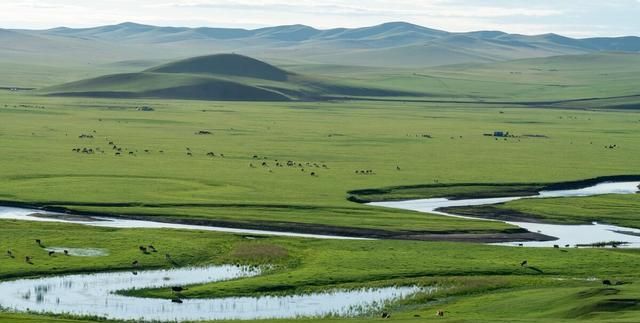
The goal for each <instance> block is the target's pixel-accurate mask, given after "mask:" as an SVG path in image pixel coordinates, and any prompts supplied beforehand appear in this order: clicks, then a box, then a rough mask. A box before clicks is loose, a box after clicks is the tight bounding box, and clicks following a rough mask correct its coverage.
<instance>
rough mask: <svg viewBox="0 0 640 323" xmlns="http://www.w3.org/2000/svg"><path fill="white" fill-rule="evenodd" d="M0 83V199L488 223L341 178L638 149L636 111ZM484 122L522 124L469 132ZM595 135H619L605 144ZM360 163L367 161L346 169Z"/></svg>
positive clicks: (484, 170)
mask: <svg viewBox="0 0 640 323" xmlns="http://www.w3.org/2000/svg"><path fill="white" fill-rule="evenodd" d="M1 95H2V96H1V97H0V101H1V102H3V103H2V104H0V115H2V120H3V124H2V128H1V129H0V143H1V145H0V165H2V169H3V172H2V174H0V176H1V177H2V181H3V185H2V187H1V188H0V199H2V200H5V201H18V202H31V203H38V204H45V205H57V206H65V207H68V208H70V209H73V210H77V211H93V212H107V213H120V214H141V215H149V216H154V215H163V216H171V217H183V218H184V217H191V218H198V219H216V220H229V221H239V222H242V221H265V222H299V223H311V224H325V225H326V224H330V225H335V226H344V227H353V226H357V227H365V228H378V229H389V230H414V231H435V232H437V231H441V232H443V231H455V230H467V231H468V230H480V231H482V230H489V231H491V230H494V231H495V230H503V229H505V228H507V226H506V225H504V224H500V223H490V222H486V221H468V220H459V219H450V218H443V217H440V216H430V215H425V214H418V213H411V212H400V211H392V210H386V209H379V208H371V207H367V206H362V205H358V204H355V203H352V202H349V201H347V200H346V197H347V192H348V191H350V190H354V189H364V188H379V187H387V186H395V185H399V184H401V185H418V184H425V183H436V182H437V183H528V182H534V183H540V182H555V181H564V180H575V179H583V178H591V177H597V176H603V175H618V174H633V173H635V172H637V168H636V167H635V165H634V164H633V163H630V162H629V161H631V160H634V158H635V157H636V156H638V155H639V154H640V148H638V146H637V145H635V144H634V143H636V142H637V141H638V139H640V138H639V137H640V132H638V128H640V119H639V118H636V117H635V114H634V113H632V112H628V111H621V112H612V111H610V112H598V111H589V110H587V111H584V110H551V109H549V110H544V113H541V110H538V109H524V108H513V107H511V108H510V107H508V106H495V107H492V106H489V107H487V106H486V105H477V106H474V105H467V106H465V107H459V106H457V107H456V106H453V105H446V104H435V103H431V104H427V103H402V102H395V103H393V102H320V103H302V102H297V103H229V102H203V101H161V100H100V99H68V98H50V97H38V96H31V95H28V94H26V93H12V92H2V94H1ZM140 106H150V107H152V108H153V109H154V110H155V111H138V109H137V107H140ZM494 130H502V131H509V132H510V133H512V134H514V135H516V136H522V137H519V138H508V139H502V138H500V139H499V140H498V139H496V138H492V137H487V136H483V134H485V133H491V132H493V131H494ZM94 131H95V132H94ZM199 131H209V132H211V134H205V135H200V134H197V133H198V132H199ZM83 134H84V135H89V136H93V138H79V136H81V135H83ZM524 135H543V136H546V137H525V136H524ZM426 136H430V137H431V138H429V137H426ZM109 142H113V143H114V144H115V145H116V146H117V147H118V148H121V149H122V151H121V155H120V156H116V155H115V152H114V150H113V146H112V145H109ZM293 143H295V144H293ZM611 144H616V145H617V146H618V147H619V148H617V149H608V148H605V146H608V145H611ZM75 148H79V149H84V148H90V149H93V150H94V152H95V153H94V154H84V153H78V152H73V151H72V150H73V149H75ZM98 149H100V150H98ZM145 150H148V152H145ZM161 151H162V152H161ZM102 152H104V153H102ZM209 152H213V153H214V154H215V157H208V156H207V153H209ZM188 153H191V156H189V155H188ZM222 154H224V157H221V155H222ZM254 156H257V158H254ZM264 158H267V159H264ZM276 160H277V161H276ZM289 160H291V161H294V164H295V166H293V167H288V166H286V163H287V161H289ZM263 163H265V166H262V164H263ZM277 163H280V164H281V165H282V164H284V165H285V166H284V167H277V166H276V165H277ZM298 164H300V165H301V166H298ZM314 165H317V167H316V166H314ZM323 165H324V166H326V167H323ZM252 166H253V167H252ZM398 168H399V170H398ZM303 169H304V171H303ZM366 170H371V172H372V173H373V174H369V175H362V174H359V173H361V172H362V171H366ZM312 172H313V173H315V176H312V175H311V173H312ZM356 172H358V173H356Z"/></svg>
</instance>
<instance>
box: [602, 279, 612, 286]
mask: <svg viewBox="0 0 640 323" xmlns="http://www.w3.org/2000/svg"><path fill="white" fill-rule="evenodd" d="M602 284H603V285H608V286H611V281H610V280H608V279H605V280H603V281H602Z"/></svg>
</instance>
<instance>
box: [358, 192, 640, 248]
mask: <svg viewBox="0 0 640 323" xmlns="http://www.w3.org/2000/svg"><path fill="white" fill-rule="evenodd" d="M638 185H640V182H605V183H599V184H596V185H593V186H589V187H585V188H581V189H573V190H557V191H541V192H540V193H539V194H538V195H533V196H519V197H499V198H485V199H464V200H449V199H446V198H431V199H420V200H409V201H399V202H375V203H369V205H373V206H381V207H389V208H395V209H402V210H411V211H418V212H425V213H432V214H440V215H444V216H452V217H459V218H466V219H475V220H478V219H479V220H486V221H498V220H489V219H482V218H472V217H465V216H459V215H455V214H449V213H445V212H442V211H439V210H438V209H440V208H444V207H455V206H479V205H492V204H499V203H506V202H511V201H516V200H521V199H537V198H561V197H587V196H596V195H604V194H636V193H638V191H639V188H638ZM505 222H506V223H508V224H511V225H514V226H518V227H521V228H524V229H527V230H528V231H530V232H537V233H541V234H544V235H547V236H551V237H556V238H558V239H557V240H553V241H531V242H523V243H498V244H497V245H514V246H515V245H518V246H519V245H521V244H522V245H523V246H527V247H551V246H554V245H560V246H565V245H570V246H575V245H590V244H594V243H600V242H610V241H620V242H626V243H627V244H624V245H621V247H633V248H640V230H638V229H634V228H625V227H619V226H614V225H605V224H599V223H593V224H587V225H558V224H542V223H530V222H511V221H505Z"/></svg>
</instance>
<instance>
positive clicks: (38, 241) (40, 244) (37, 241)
mask: <svg viewBox="0 0 640 323" xmlns="http://www.w3.org/2000/svg"><path fill="white" fill-rule="evenodd" d="M36 243H37V244H38V246H40V247H41V248H43V247H44V246H43V245H42V240H40V239H36Z"/></svg>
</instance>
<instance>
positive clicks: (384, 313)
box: [382, 312, 391, 319]
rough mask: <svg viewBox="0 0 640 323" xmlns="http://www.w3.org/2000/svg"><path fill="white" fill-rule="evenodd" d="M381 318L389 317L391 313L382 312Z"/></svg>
mask: <svg viewBox="0 0 640 323" xmlns="http://www.w3.org/2000/svg"><path fill="white" fill-rule="evenodd" d="M382 318H383V319H388V318H391V313H387V312H382Z"/></svg>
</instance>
